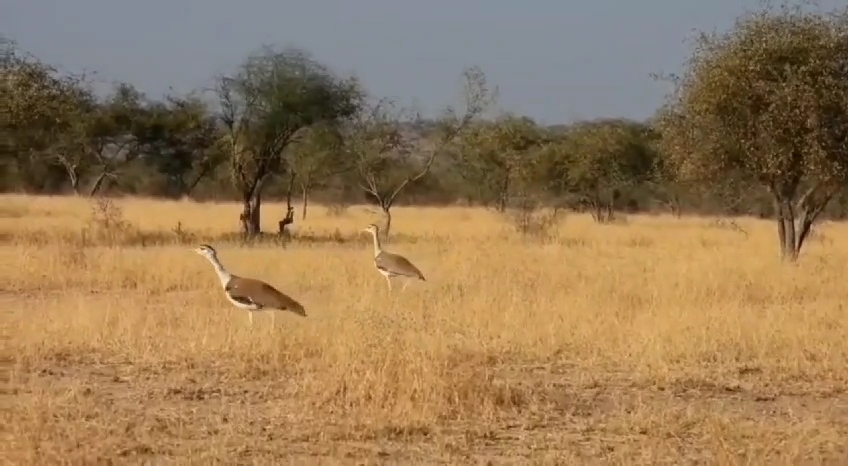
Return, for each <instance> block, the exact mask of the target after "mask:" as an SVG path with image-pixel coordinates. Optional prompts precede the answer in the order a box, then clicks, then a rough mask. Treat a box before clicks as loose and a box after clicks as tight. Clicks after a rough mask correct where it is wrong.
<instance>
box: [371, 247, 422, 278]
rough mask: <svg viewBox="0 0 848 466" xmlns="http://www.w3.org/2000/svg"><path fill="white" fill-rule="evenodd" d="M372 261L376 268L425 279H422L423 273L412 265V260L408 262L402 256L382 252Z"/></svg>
mask: <svg viewBox="0 0 848 466" xmlns="http://www.w3.org/2000/svg"><path fill="white" fill-rule="evenodd" d="M374 263H375V264H376V265H377V268H378V269H382V270H386V271H388V272H391V273H394V274H398V275H405V276H407V277H416V278H419V279H421V280H424V281H426V280H425V279H424V274H423V273H421V271H420V270H418V267H415V266H414V265H412V262H409V261H408V260H407V259H406V258H405V257H403V256H400V255H397V254H391V253H387V252H383V253H381V254H380V255H379V256H377V257H376V258H375V259H374Z"/></svg>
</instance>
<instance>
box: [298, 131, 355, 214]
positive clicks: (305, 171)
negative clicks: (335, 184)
mask: <svg viewBox="0 0 848 466" xmlns="http://www.w3.org/2000/svg"><path fill="white" fill-rule="evenodd" d="M343 149H344V138H343V135H342V132H341V130H340V128H339V125H338V124H336V123H335V122H324V123H320V124H316V125H314V126H312V127H311V128H309V129H308V130H307V131H304V134H303V137H301V138H299V139H298V141H296V142H295V143H294V144H292V146H291V147H289V149H288V151H287V152H288V154H287V156H286V161H287V164H288V166H289V169H290V170H291V175H292V176H290V183H289V196H288V199H289V202H290V199H291V191H292V189H293V187H294V185H297V186H298V187H299V188H300V195H301V212H300V213H301V219H302V220H306V212H307V208H308V205H309V194H310V192H311V190H312V189H313V188H316V187H320V186H321V185H322V184H323V183H324V182H326V181H328V180H330V179H332V178H333V177H335V176H336V175H340V174H342V173H345V172H347V171H349V170H352V169H353V164H352V163H351V160H350V159H349V158H348V157H346V156H345V154H344V150H343Z"/></svg>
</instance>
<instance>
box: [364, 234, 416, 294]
mask: <svg viewBox="0 0 848 466" xmlns="http://www.w3.org/2000/svg"><path fill="white" fill-rule="evenodd" d="M362 231H367V232H368V233H371V236H372V237H373V238H374V265H375V266H377V271H378V272H380V273H381V274H382V275H383V276H384V277H386V283H388V284H389V291H391V290H392V280H391V279H392V278H394V277H404V278H405V279H406V280H405V283H404V285H403V289H406V286H407V285H409V280H410V279H416V278H417V279H419V280H422V281H426V280H425V279H424V274H423V273H421V271H420V270H418V268H417V267H415V266H414V265H412V263H411V262H409V260H407V259H406V258H405V257H403V256H401V255H398V254H392V253H390V252H388V251H384V250H383V248H382V247H381V246H380V234H379V233H380V230H379V228H378V227H377V225H374V224H373V223H372V224H371V225H368V227H367V228H364V229H363V230H362Z"/></svg>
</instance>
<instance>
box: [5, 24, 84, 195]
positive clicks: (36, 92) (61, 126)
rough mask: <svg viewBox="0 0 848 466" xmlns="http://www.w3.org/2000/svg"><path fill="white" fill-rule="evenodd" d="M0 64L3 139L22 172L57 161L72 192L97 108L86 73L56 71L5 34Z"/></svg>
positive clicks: (77, 183)
mask: <svg viewBox="0 0 848 466" xmlns="http://www.w3.org/2000/svg"><path fill="white" fill-rule="evenodd" d="M0 45H1V46H2V47H3V52H2V59H1V60H0V65H1V66H0V68H1V69H2V78H3V81H4V82H5V83H6V85H4V86H0V113H1V114H3V115H4V116H5V118H3V134H4V135H3V140H4V141H5V143H6V144H8V145H10V146H11V147H9V149H10V150H9V151H8V152H7V153H9V154H13V153H14V154H16V155H17V158H18V165H19V166H20V165H24V167H22V168H23V170H22V171H23V172H24V173H26V174H30V173H32V171H33V170H32V168H33V166H34V165H43V164H47V165H51V164H58V165H60V166H61V167H62V169H64V170H65V172H66V174H67V177H68V181H69V183H70V186H71V188H72V189H73V190H74V192H77V193H78V192H79V184H80V180H81V178H82V176H83V174H84V172H85V170H86V169H87V168H88V167H89V166H90V165H91V160H90V159H89V158H88V157H87V153H86V151H84V150H80V149H81V144H82V143H83V142H84V140H85V137H86V134H85V131H84V127H85V125H86V122H87V121H88V120H89V116H90V115H91V113H92V112H93V111H94V109H95V108H96V100H95V98H94V95H93V94H92V93H91V92H90V89H89V87H88V86H87V80H86V78H85V76H74V75H60V74H59V73H58V71H57V70H56V69H55V68H53V67H51V66H49V65H47V64H45V63H42V62H41V61H39V60H37V59H35V58H33V57H31V56H26V55H24V54H21V53H20V52H19V51H18V50H17V49H16V48H15V44H14V42H12V41H8V40H4V41H3V43H2V44H0Z"/></svg>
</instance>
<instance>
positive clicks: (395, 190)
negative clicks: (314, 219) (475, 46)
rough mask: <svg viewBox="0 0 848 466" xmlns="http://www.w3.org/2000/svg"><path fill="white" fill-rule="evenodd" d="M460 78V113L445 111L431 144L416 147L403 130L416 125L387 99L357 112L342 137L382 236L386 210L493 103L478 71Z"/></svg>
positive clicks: (472, 69)
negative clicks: (380, 219)
mask: <svg viewBox="0 0 848 466" xmlns="http://www.w3.org/2000/svg"><path fill="white" fill-rule="evenodd" d="M463 78H464V86H463V100H464V101H465V102H464V104H465V112H464V113H463V114H462V115H461V116H459V115H457V114H456V112H455V111H454V109H453V108H450V107H449V108H447V109H446V110H445V112H444V115H443V117H442V118H441V120H440V121H439V123H438V125H436V126H437V127H436V129H435V131H434V132H435V133H436V134H435V135H432V136H431V137H432V139H435V142H433V141H432V140H430V141H428V139H430V138H428V137H423V138H420V139H421V140H419V141H415V140H414V139H415V138H416V137H417V131H413V130H409V131H407V128H410V127H413V126H421V125H416V124H415V122H414V121H412V120H409V119H407V118H405V115H406V112H405V111H404V110H403V109H398V108H397V107H395V106H394V105H393V103H392V102H391V101H390V100H388V99H382V100H380V101H379V102H378V103H376V104H375V105H373V106H370V107H368V108H365V109H364V110H363V111H362V112H360V113H359V114H358V117H357V119H356V120H355V121H354V122H353V124H352V125H350V127H349V130H348V131H347V134H346V135H345V141H346V152H347V153H348V154H349V156H350V157H351V159H352V160H353V161H354V163H355V164H356V171H357V175H358V176H357V177H358V178H359V186H360V188H361V189H362V190H363V191H364V192H365V193H366V194H367V195H368V196H370V197H372V198H373V199H374V200H376V202H377V204H378V205H379V206H380V209H381V210H382V211H383V214H384V216H385V220H386V222H385V228H384V230H383V233H384V235H385V236H388V234H389V232H390V231H391V226H392V214H391V209H392V207H393V206H394V204H395V202H396V201H397V199H398V196H399V195H400V194H401V193H403V192H404V190H405V189H407V188H408V187H409V186H410V185H412V184H414V183H416V182H418V181H419V180H421V179H422V178H424V177H425V176H427V174H428V173H429V172H430V168H431V167H432V166H433V161H434V160H435V158H436V156H437V155H438V154H439V153H441V152H443V151H444V150H445V148H446V147H447V145H448V144H450V143H451V142H452V141H453V140H454V139H455V138H456V137H457V136H458V135H459V134H460V133H461V132H462V131H463V130H464V129H465V128H466V127H467V126H468V125H469V124H470V123H471V122H472V121H473V120H474V119H475V118H476V117H478V116H480V115H481V114H482V113H483V112H484V111H485V110H486V108H487V107H488V106H489V105H490V103H491V102H492V101H493V100H494V92H491V91H490V90H489V88H488V86H487V83H486V76H485V74H484V73H483V71H482V70H481V69H480V68H478V67H469V68H466V69H465V70H464V71H463ZM413 133H415V136H413ZM428 143H429V145H430V147H425V145H427V144H428ZM415 156H422V157H423V162H419V163H416V161H414V160H413V158H414V157H415Z"/></svg>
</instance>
